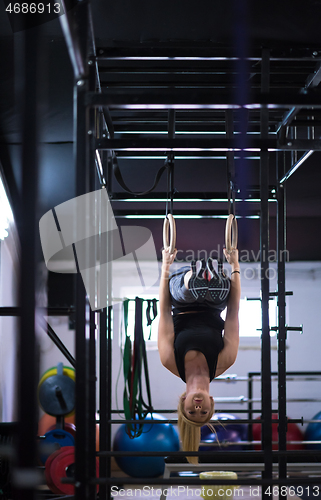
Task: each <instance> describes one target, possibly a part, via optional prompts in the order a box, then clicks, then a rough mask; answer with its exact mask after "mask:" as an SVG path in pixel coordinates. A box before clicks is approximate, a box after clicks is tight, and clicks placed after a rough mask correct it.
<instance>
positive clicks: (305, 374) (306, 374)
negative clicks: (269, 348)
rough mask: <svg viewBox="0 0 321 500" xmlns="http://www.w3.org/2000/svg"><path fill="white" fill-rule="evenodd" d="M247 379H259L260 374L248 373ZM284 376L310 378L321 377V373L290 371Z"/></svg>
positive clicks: (273, 373) (274, 373) (275, 373)
mask: <svg viewBox="0 0 321 500" xmlns="http://www.w3.org/2000/svg"><path fill="white" fill-rule="evenodd" d="M271 375H274V376H277V375H278V372H271ZM248 376H249V377H253V376H254V377H258V378H261V372H248ZM286 376H290V377H310V376H318V377H319V376H321V372H318V371H291V372H286Z"/></svg>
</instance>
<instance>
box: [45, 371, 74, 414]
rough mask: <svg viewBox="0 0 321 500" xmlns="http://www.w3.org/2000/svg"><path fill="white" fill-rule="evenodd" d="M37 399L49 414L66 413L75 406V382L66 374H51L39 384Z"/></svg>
mask: <svg viewBox="0 0 321 500" xmlns="http://www.w3.org/2000/svg"><path fill="white" fill-rule="evenodd" d="M38 399H39V404H40V406H41V408H42V409H43V410H44V412H46V413H49V415H54V416H60V415H67V414H69V413H70V412H72V411H73V410H74V408H75V382H74V380H72V379H71V378H70V377H67V376H66V375H52V376H50V377H48V378H47V379H46V380H44V381H43V382H42V384H41V385H39V387H38Z"/></svg>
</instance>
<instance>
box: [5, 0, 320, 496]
mask: <svg viewBox="0 0 321 500" xmlns="http://www.w3.org/2000/svg"><path fill="white" fill-rule="evenodd" d="M60 20H61V22H62V29H63V33H64V37H65V39H66V42H67V47H68V51H69V54H70V58H71V61H72V64H73V69H74V76H75V79H76V82H75V92H74V103H75V120H74V130H75V136H74V143H75V166H76V172H77V178H76V192H77V195H81V194H84V193H86V192H88V191H89V190H90V189H92V188H93V186H94V185H95V182H96V181H95V180H94V178H95V168H94V166H95V162H94V155H95V149H96V148H98V149H101V150H108V151H110V150H111V151H112V152H114V151H116V150H121V149H130V148H132V149H133V150H140V149H142V148H143V149H144V148H151V149H153V150H155V149H157V148H159V149H160V150H161V151H163V149H164V151H165V152H167V151H170V152H174V151H175V148H179V149H182V150H184V151H189V150H191V149H192V148H198V149H200V150H201V151H205V150H208V151H212V150H217V151H223V152H224V151H227V150H231V149H232V150H237V149H238V148H237V146H236V144H238V143H237V141H236V140H233V138H232V137H224V138H222V140H218V139H214V140H212V139H211V140H208V139H204V138H199V139H193V140H192V141H191V139H188V140H184V139H181V138H179V137H177V135H178V134H176V137H175V138H174V137H170V138H167V139H166V140H165V139H164V140H161V139H155V137H153V134H151V137H146V138H145V137H144V138H143V139H141V140H139V141H135V140H133V139H123V138H122V134H121V129H119V130H120V132H119V131H118V130H117V120H118V116H120V114H121V113H123V112H124V113H125V114H126V113H127V114H130V113H131V112H133V113H135V112H139V113H140V112H141V113H143V114H140V115H139V116H138V119H139V121H140V122H144V120H143V117H144V116H145V115H144V113H147V114H148V115H149V117H150V113H151V112H152V113H153V114H155V113H164V112H165V111H166V112H167V111H168V110H177V112H178V113H182V116H183V114H184V113H185V114H186V112H187V110H188V112H189V113H192V114H193V115H195V118H196V119H200V118H199V117H200V116H201V117H204V116H205V115H206V113H208V115H207V120H205V123H206V125H207V124H208V123H211V120H213V116H217V117H218V121H219V122H221V124H223V126H224V127H225V119H223V120H222V118H221V116H220V113H222V111H225V110H231V109H235V110H240V109H246V110H247V111H248V113H249V114H252V115H253V116H255V119H254V120H253V121H252V122H251V123H252V126H253V127H254V128H255V127H256V130H257V131H258V132H259V133H260V134H261V135H260V138H259V139H256V138H254V139H253V140H251V141H250V144H251V145H253V147H255V148H257V149H258V150H259V151H260V177H261V182H260V184H261V192H260V199H261V231H260V248H261V251H262V250H263V249H264V248H265V249H268V244H269V241H268V237H269V213H268V207H269V194H270V193H269V184H268V174H269V151H268V150H269V149H274V150H279V151H281V150H289V151H298V150H308V151H310V150H313V151H314V150H319V149H321V141H320V140H319V139H313V138H309V137H308V134H307V137H306V138H303V139H293V140H292V139H291V141H288V142H286V140H285V141H284V139H286V133H284V129H285V128H286V127H289V126H290V125H291V120H292V119H293V118H294V117H296V118H298V117H299V116H300V113H301V111H302V110H303V111H306V110H309V111H310V112H312V116H313V117H314V114H316V116H317V113H318V112H319V111H318V110H319V109H320V108H321V93H320V91H319V90H317V89H316V88H315V87H316V86H317V84H318V83H319V82H320V65H319V66H318V70H317V74H316V76H315V77H314V78H312V77H308V79H307V84H306V87H305V92H303V93H301V94H299V93H298V92H297V91H295V90H293V91H288V90H283V89H278V88H277V85H278V82H277V81H274V80H273V78H271V75H274V73H275V74H276V73H277V69H278V66H277V63H278V62H282V63H284V62H289V63H290V64H293V63H294V62H295V63H298V68H299V69H298V70H295V71H297V74H298V75H299V76H298V79H299V80H300V74H301V73H300V68H301V66H300V65H301V63H302V62H303V63H304V64H303V67H304V68H305V67H306V68H307V73H308V75H309V74H310V73H312V71H311V68H312V67H314V66H315V62H316V61H318V60H317V59H316V57H317V56H319V55H320V54H319V52H318V51H311V50H309V49H297V51H296V52H295V53H293V54H294V55H293V56H292V57H290V56H284V55H280V54H279V53H278V51H277V50H276V49H274V54H273V56H272V57H270V55H269V53H268V51H267V50H266V49H264V50H263V53H262V54H256V55H253V56H252V57H249V58H247V60H248V61H249V62H251V63H252V64H257V63H260V64H261V66H262V70H261V71H260V72H258V75H260V80H261V88H260V89H259V85H260V83H257V84H256V85H255V86H254V91H253V92H252V94H251V95H250V96H249V97H248V99H247V100H246V101H245V102H242V103H240V102H238V99H236V98H235V94H234V90H235V85H233V83H231V82H230V83H228V84H227V87H228V89H229V91H228V92H225V91H224V90H222V89H218V88H216V87H215V85H214V84H213V81H212V76H211V75H210V74H208V75H207V77H206V79H205V83H206V84H207V85H208V86H209V87H208V88H207V87H204V86H203V87H202V86H201V85H199V88H197V89H195V88H193V89H190V88H188V85H189V84H190V83H193V84H195V83H197V78H191V76H189V77H187V78H186V81H185V87H186V88H179V89H178V88H172V87H166V85H164V84H166V83H167V79H166V78H163V81H162V82H159V81H158V80H157V77H158V75H157V74H156V73H157V71H159V70H162V69H164V67H165V68H166V65H167V68H168V70H169V71H173V65H175V67H176V68H178V69H179V70H182V69H184V68H185V67H186V66H187V67H191V68H192V71H194V70H195V69H203V72H204V71H205V70H204V67H205V69H207V70H209V69H210V68H211V67H212V65H213V63H216V62H219V63H220V64H222V61H223V60H225V61H227V63H226V64H228V65H229V67H231V64H232V63H233V62H234V61H235V60H238V58H237V57H233V54H232V52H233V51H231V49H218V48H217V47H212V46H208V47H202V46H199V47H197V46H195V47H194V48H191V47H179V46H177V47H174V48H173V47H165V48H164V47H156V48H155V47H153V54H154V57H151V54H150V50H151V47H143V49H140V50H138V49H137V48H135V46H132V47H129V48H127V49H126V48H117V47H116V48H100V49H99V50H98V51H97V53H98V56H99V57H96V49H95V42H94V33H93V26H92V18H91V10H90V4H89V3H88V2H87V1H83V2H78V4H77V7H76V8H75V12H74V13H73V17H71V16H70V14H69V13H67V14H66V15H65V16H61V17H60ZM38 46H39V43H38V40H37V39H36V36H35V32H34V31H32V32H30V33H29V32H28V30H27V31H26V38H25V53H24V55H25V58H26V59H28V72H27V73H26V74H25V75H24V78H25V95H24V102H25V105H26V108H25V113H24V118H25V121H24V127H23V131H24V141H23V142H24V156H23V157H24V165H23V172H24V175H23V196H24V208H25V210H24V211H23V213H22V216H23V224H22V225H21V226H22V227H28V235H26V234H24V233H22V249H23V251H22V265H21V289H20V292H21V306H20V309H19V311H18V309H17V310H16V311H15V314H18V313H20V315H21V325H22V326H21V334H20V350H21V351H22V352H23V353H24V356H21V358H20V366H19V374H20V375H19V383H20V391H19V409H20V423H19V426H20V430H19V444H18V457H19V458H18V464H17V468H16V470H15V475H14V477H15V482H16V483H15V485H16V488H17V490H18V491H19V494H20V495H21V497H22V496H23V498H25V499H30V500H33V499H34V498H35V487H36V477H35V476H33V474H34V473H35V463H36V451H35V442H34V439H33V436H34V433H33V429H34V428H35V426H36V403H35V390H34V387H35V379H36V366H37V363H36V359H37V355H36V350H37V346H36V340H35V334H34V331H35V324H34V318H35V311H36V303H35V292H36V284H35V272H36V262H35V256H36V248H35V241H36V236H35V216H36V200H37V188H36V186H37V182H36V180H37V178H38V172H37V158H36V156H37V132H36V125H37V113H36V112H35V111H36V109H37V103H36V92H35V85H34V74H36V69H37V67H36V66H37V62H38V59H37V57H36V54H37V50H36V49H37V47H38ZM132 54H134V55H132ZM135 54H138V55H135ZM155 54H156V55H155ZM163 54H166V55H163ZM169 57H173V59H172V60H171V62H169ZM202 59H203V60H202ZM30 61H32V62H33V63H34V64H35V67H34V71H31V70H30ZM271 62H273V64H275V67H274V68H273V70H272V71H271V68H270V64H271ZM122 67H124V68H125V70H126V71H129V70H132V68H137V67H139V68H142V69H143V70H144V69H146V68H149V69H150V70H151V71H154V72H155V81H156V82H157V83H161V84H162V85H161V86H160V88H149V89H146V88H145V87H144V86H142V87H137V88H128V87H121V86H118V87H117V86H116V88H112V87H111V88H109V89H108V90H104V89H103V88H102V85H101V84H100V79H99V78H100V77H99V71H101V73H102V74H105V73H106V74H107V76H108V74H114V75H115V74H116V73H117V70H119V68H120V69H121V68H122ZM304 68H303V70H302V72H303V73H304ZM227 70H228V68H227ZM227 70H226V71H227ZM279 73H280V70H279ZM28 75H29V76H28ZM203 76H204V75H203ZM201 78H202V77H201ZM138 79H140V80H141V83H142V80H143V78H142V77H139V78H138ZM114 80H115V84H116V85H117V78H115V79H114ZM170 81H171V83H172V84H174V85H175V84H177V85H178V84H179V83H180V82H181V77H179V76H177V75H175V77H174V79H172V80H170ZM118 83H119V82H118ZM296 85H297V86H298V87H299V86H300V85H299V83H298V84H296ZM309 87H314V89H313V92H311V91H310V90H309ZM97 88H98V90H99V92H96V89H97ZM301 88H302V85H301ZM270 89H272V90H271V91H270V92H269V90H270ZM93 108H98V113H100V114H101V116H102V117H103V120H102V124H101V126H100V127H98V130H97V129H96V130H95V133H94V128H95V126H94V118H93V117H95V116H96V115H93V113H92V109H93ZM289 108H290V109H289ZM258 111H260V114H261V116H260V120H257V117H256V115H255V113H256V114H257V112H258ZM284 112H287V115H286V117H285V118H283V119H281V118H280V113H283V114H284ZM119 113H120V114H119ZM294 115H296V116H294ZM30 117H33V119H32V120H31V119H30ZM135 118H136V117H135V116H134V119H135ZM179 118H180V117H178V116H177V115H176V125H177V123H179ZM164 120H167V118H165V119H164V117H163V118H162V119H161V121H164ZM271 120H272V122H273V123H274V125H275V126H276V129H275V130H274V135H272V133H271V131H270V130H269V124H270V121H271ZM278 123H281V125H280V126H279V127H277V124H278ZM258 126H259V128H257V127H258ZM137 130H139V127H138V128H137ZM153 131H154V129H153V127H151V132H153ZM187 131H188V130H187ZM218 131H219V128H218ZM177 132H178V133H179V130H176V133H177ZM204 132H206V130H205V131H204ZM276 133H279V135H278V137H276V136H275V134H276ZM115 134H117V138H115ZM170 135H171V136H173V134H170ZM229 135H231V134H229ZM104 136H105V137H104ZM118 136H119V137H118ZM94 137H96V139H94ZM139 148H140V149H139ZM278 155H279V156H278V158H279V162H278V173H277V176H278V180H279V184H278V187H277V207H278V211H277V220H278V253H279V255H281V254H282V250H283V249H285V228H286V221H285V195H284V187H283V185H282V183H281V182H280V181H281V180H282V179H283V177H282V176H284V173H285V168H284V165H283V163H282V162H283V159H284V153H279V154H278ZM280 155H282V156H283V158H281V156H280ZM110 157H111V156H110V155H109V156H108V157H107V158H106V156H105V161H104V165H106V163H107V165H108V168H107V169H106V167H104V168H105V172H104V173H105V177H106V178H107V179H108V184H107V186H108V189H109V190H110V192H112V182H111V173H110V172H111V170H110ZM27 194H28V196H27ZM110 194H111V193H110ZM31 228H33V229H32V231H33V232H32V234H30V230H31ZM30 242H31V243H30ZM279 260H280V259H279ZM30 263H32V264H31V265H30ZM267 269H268V263H266V262H264V261H262V262H261V270H262V297H261V303H262V415H263V420H264V425H263V432H262V442H263V449H264V452H259V453H256V452H242V454H239V453H237V452H233V454H226V452H223V453H222V454H221V458H222V459H225V460H227V459H228V458H231V457H233V460H236V459H238V458H239V459H240V460H242V461H243V460H244V457H245V456H246V457H248V459H252V458H253V457H254V456H255V457H256V458H258V459H259V460H261V459H262V460H263V461H264V470H265V472H264V475H263V478H262V480H260V481H255V484H289V480H288V479H287V478H286V473H287V467H286V464H287V459H290V458H291V457H292V458H293V457H294V454H293V453H291V452H287V451H286V450H285V446H286V444H285V439H286V437H285V430H286V422H287V420H286V386H285V380H286V364H285V361H286V360H285V340H286V331H287V329H286V328H285V269H284V264H283V263H282V262H279V263H278V292H277V294H278V307H279V325H278V348H279V353H278V364H279V372H278V378H279V383H278V389H279V402H280V405H279V426H280V434H279V448H280V451H279V452H272V448H271V441H272V439H271V363H270V337H269V320H268V301H269V296H270V291H269V283H268V280H267V278H266V270H267ZM109 278H110V276H109ZM109 284H110V286H111V282H110V279H109ZM26 290H27V291H26ZM109 298H110V290H109V293H108V302H107V307H106V308H105V309H104V310H102V311H101V313H100V322H99V328H100V341H99V342H100V344H99V347H100V349H99V356H100V388H99V393H100V412H101V414H100V447H101V451H100V452H99V456H100V457H101V458H100V473H101V474H102V476H103V477H101V478H100V479H99V480H98V481H96V480H95V479H94V476H95V456H96V453H95V449H94V447H93V442H95V439H94V428H95V427H94V426H95V423H96V416H95V414H94V411H93V408H95V406H96V397H95V388H96V383H95V377H96V373H95V360H96V342H95V330H96V320H95V315H94V314H93V313H91V312H90V311H89V305H88V302H87V299H86V296H85V291H84V287H83V284H82V281H81V278H80V275H79V274H78V279H77V292H76V308H75V311H76V332H77V335H76V370H77V378H76V426H77V438H76V460H75V462H76V464H75V486H76V489H75V491H76V493H75V498H76V500H80V499H81V500H87V499H93V498H95V495H96V488H95V483H96V482H98V483H100V498H101V499H105V498H106V499H107V498H110V489H109V487H108V485H109V484H120V483H121V484H126V483H128V482H130V483H131V484H146V483H149V484H163V483H164V484H165V482H162V481H161V480H159V479H157V480H151V479H147V480H146V479H143V480H141V479H140V480H137V479H132V478H131V479H130V480H127V479H126V478H121V479H115V478H110V458H111V456H113V455H114V456H115V455H116V454H117V453H116V452H111V451H110V449H111V440H110V424H111V414H112V409H111V329H112V308H111V306H110V303H109ZM0 313H1V312H0ZM2 313H3V314H6V313H7V314H9V313H10V311H4V310H3V311H2ZM11 313H13V311H11ZM88 318H89V321H88ZM26 400H27V402H28V404H26ZM26 411H28V415H27V416H26V413H25V412H26ZM251 411H252V412H253V411H254V410H253V409H251ZM22 412H23V413H22ZM203 454H204V456H205V455H206V452H203ZM127 455H130V453H127ZM135 455H138V453H135ZM145 455H146V454H145ZM160 455H161V454H159V453H150V456H160ZM168 455H170V454H168ZM173 455H175V456H177V457H183V456H184V455H185V454H184V453H183V452H181V453H175V454H173ZM190 455H195V454H194V453H192V452H191V453H190ZM311 455H313V457H314V458H317V459H319V460H320V458H321V455H320V453H316V452H315V451H313V452H312V453H308V452H305V453H298V452H295V456H296V457H298V458H300V457H303V456H304V457H309V456H311ZM276 457H278V460H279V479H275V478H273V476H272V472H273V461H274V460H275V458H276ZM26 474H29V479H30V474H31V476H32V477H33V478H34V481H33V482H32V481H31V483H30V482H29V485H27V482H26ZM169 482H170V484H200V481H197V480H193V481H191V480H186V479H184V480H177V479H171V481H169V480H168V479H167V480H166V484H168V483H169ZM299 482H300V484H303V483H304V484H311V479H304V478H302V477H300V479H299ZM203 483H204V484H205V481H202V484H203ZM211 483H213V480H211ZM227 483H228V481H226V480H224V484H227ZM237 483H238V484H253V481H251V480H249V479H247V480H244V481H243V480H237ZM293 483H294V480H293V479H291V484H293ZM217 484H220V482H219V481H217ZM222 484H223V483H222ZM230 484H232V482H231V483H230ZM263 497H264V498H265V497H266V495H264V494H263Z"/></svg>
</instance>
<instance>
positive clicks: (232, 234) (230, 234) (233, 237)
mask: <svg viewBox="0 0 321 500" xmlns="http://www.w3.org/2000/svg"><path fill="white" fill-rule="evenodd" d="M225 247H226V251H227V252H228V253H230V252H231V251H232V250H233V249H234V248H237V221H236V217H235V216H234V215H233V214H230V215H229V216H228V218H227V221H226V226H225Z"/></svg>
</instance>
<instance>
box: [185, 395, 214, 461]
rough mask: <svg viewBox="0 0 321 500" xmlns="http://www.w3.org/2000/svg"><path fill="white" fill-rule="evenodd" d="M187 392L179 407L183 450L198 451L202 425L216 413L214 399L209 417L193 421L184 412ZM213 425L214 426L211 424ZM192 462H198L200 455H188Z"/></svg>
mask: <svg viewBox="0 0 321 500" xmlns="http://www.w3.org/2000/svg"><path fill="white" fill-rule="evenodd" d="M185 396H186V392H184V393H183V394H182V395H181V396H180V398H179V403H178V408H177V413H178V422H177V424H178V430H179V435H180V438H181V441H182V448H183V451H198V448H199V445H200V441H201V427H202V426H203V425H206V424H208V422H209V421H210V420H211V418H212V416H213V413H214V400H213V399H211V409H210V412H209V414H208V417H207V418H206V420H204V421H203V422H193V421H192V420H189V419H188V418H187V417H186V415H185V413H184V399H185ZM210 427H212V426H210ZM186 458H187V460H188V462H189V463H190V464H198V457H186Z"/></svg>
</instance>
